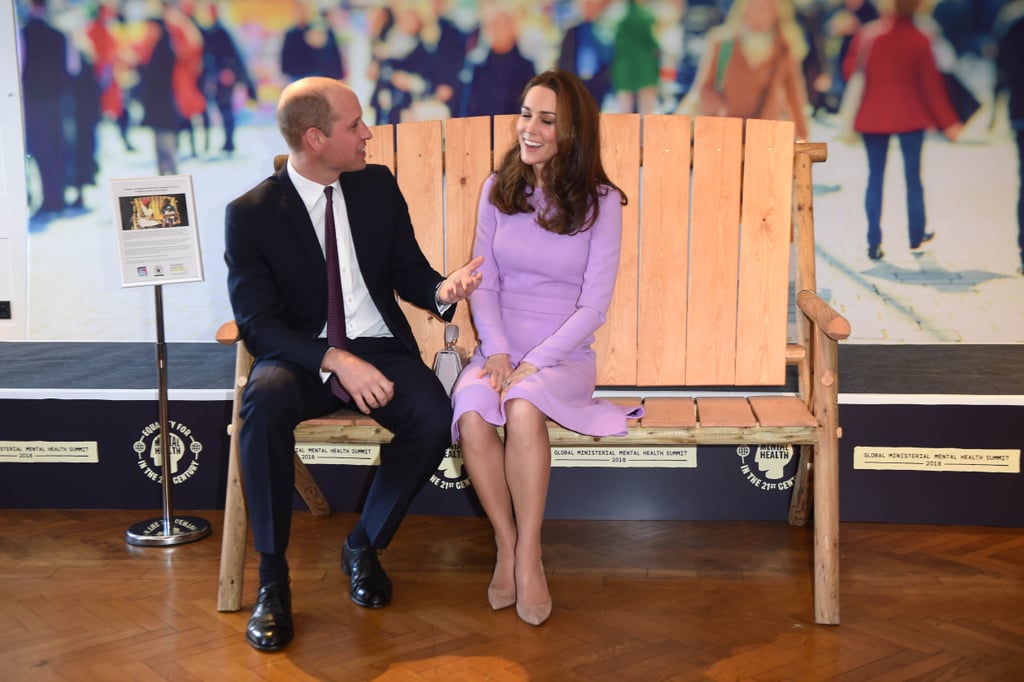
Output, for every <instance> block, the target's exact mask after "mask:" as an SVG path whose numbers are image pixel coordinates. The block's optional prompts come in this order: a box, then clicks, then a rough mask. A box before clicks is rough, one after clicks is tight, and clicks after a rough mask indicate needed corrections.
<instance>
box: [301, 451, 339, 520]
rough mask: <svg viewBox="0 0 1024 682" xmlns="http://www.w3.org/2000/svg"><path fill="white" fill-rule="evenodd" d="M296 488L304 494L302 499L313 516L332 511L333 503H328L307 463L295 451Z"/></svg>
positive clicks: (325, 514)
mask: <svg viewBox="0 0 1024 682" xmlns="http://www.w3.org/2000/svg"><path fill="white" fill-rule="evenodd" d="M295 489H296V490H298V491H299V495H300V496H302V501H303V502H305V503H306V506H307V507H309V511H311V512H312V513H313V516H327V515H328V514H330V513H331V505H330V504H328V503H327V498H325V497H324V494H323V492H322V491H321V490H320V486H318V485H317V484H316V481H315V480H314V479H313V474H311V473H310V472H309V468H308V467H307V466H306V463H305V462H303V461H302V459H301V458H300V457H299V453H297V452H296V453H295Z"/></svg>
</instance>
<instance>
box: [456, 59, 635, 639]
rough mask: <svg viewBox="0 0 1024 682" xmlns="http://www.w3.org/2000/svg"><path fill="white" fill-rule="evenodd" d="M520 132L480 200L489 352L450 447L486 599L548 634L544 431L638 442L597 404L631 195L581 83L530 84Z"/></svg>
mask: <svg viewBox="0 0 1024 682" xmlns="http://www.w3.org/2000/svg"><path fill="white" fill-rule="evenodd" d="M516 132H517V144H516V145H514V146H513V148H512V149H511V150H509V152H508V153H507V154H506V155H505V157H504V159H503V160H502V162H501V166H500V168H499V169H498V170H497V172H495V174H494V175H492V176H491V177H489V178H488V179H487V181H486V182H485V183H484V187H483V191H482V194H481V200H480V209H479V215H478V221H477V233H476V242H475V244H474V247H473V255H474V256H483V257H484V265H483V267H482V268H481V269H480V270H481V273H482V274H483V281H482V283H481V284H480V287H479V288H478V289H477V290H476V291H475V292H474V293H473V294H472V296H471V297H470V308H471V311H472V315H473V322H474V324H475V325H476V329H477V333H478V335H479V338H480V344H479V346H478V347H477V349H476V352H475V353H474V355H473V357H472V358H471V360H470V362H469V364H468V365H467V366H466V368H465V370H463V372H462V374H461V375H460V377H459V380H458V382H457V383H456V385H455V388H454V390H453V392H452V400H453V402H454V414H455V418H454V421H453V423H452V436H453V439H454V440H461V445H462V454H463V458H464V461H465V464H466V467H467V470H468V472H469V476H470V478H471V479H472V481H473V487H474V489H475V490H476V493H477V496H478V497H479V499H480V502H481V504H482V505H483V507H484V511H485V512H486V513H487V517H488V518H489V519H490V521H491V524H492V525H493V527H494V535H495V543H496V544H497V562H496V565H495V568H494V577H493V579H492V580H491V584H490V586H489V587H488V589H487V598H488V601H489V602H490V605H491V607H492V608H493V609H501V608H505V607H507V606H511V605H512V604H515V605H516V612H517V613H518V614H519V617H520V618H522V619H523V620H524V621H526V622H527V623H530V624H532V625H540V624H541V623H543V622H544V621H545V620H546V619H547V617H548V616H549V615H550V613H551V595H550V592H549V591H548V586H547V580H546V579H545V577H544V567H543V565H542V563H541V523H542V521H543V518H544V505H545V500H546V497H547V488H548V478H549V475H550V471H551V451H550V443H549V440H548V433H547V428H546V426H545V421H546V420H547V419H550V420H552V421H555V422H558V423H559V424H561V425H562V426H564V427H566V428H569V429H572V430H574V431H578V432H580V433H585V434H590V435H595V436H608V435H616V434H624V433H625V432H626V416H627V415H626V413H625V412H624V411H623V410H622V409H620V408H619V407H616V406H615V405H613V404H612V403H610V402H608V401H604V400H595V399H594V398H593V391H594V385H595V382H596V360H595V354H594V351H593V349H592V348H591V344H592V343H593V341H594V332H595V331H597V329H598V328H599V327H600V326H601V324H602V323H604V320H605V314H606V312H607V310H608V305H609V303H610V302H611V297H612V289H613V288H614V285H615V275H616V271H617V270H618V265H619V247H620V241H621V236H622V206H623V205H624V204H625V203H626V197H625V195H623V193H622V192H621V191H620V190H619V189H618V188H617V187H616V186H615V185H614V184H612V182H611V181H610V180H609V179H608V176H607V175H606V174H605V171H604V168H603V167H602V165H601V153H600V142H599V139H598V109H597V105H596V104H595V103H594V100H593V97H591V95H590V93H589V92H588V91H587V89H586V87H585V86H584V85H583V83H582V82H581V81H580V80H579V78H578V77H576V76H575V75H573V74H572V73H570V72H568V71H559V70H551V71H546V72H544V73H542V74H540V75H538V76H536V77H534V78H533V79H532V80H531V81H530V82H529V83H528V84H527V86H526V89H525V90H524V95H523V104H522V109H521V112H520V116H519V119H518V121H517V123H516ZM497 426H504V427H505V440H504V442H503V441H502V440H501V438H499V435H498V431H497V428H496V427H497Z"/></svg>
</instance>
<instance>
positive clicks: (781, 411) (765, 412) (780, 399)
mask: <svg viewBox="0 0 1024 682" xmlns="http://www.w3.org/2000/svg"><path fill="white" fill-rule="evenodd" d="M750 406H751V407H752V408H753V409H754V414H755V415H757V421H758V423H759V424H760V425H761V426H765V427H776V426H794V425H802V426H817V425H818V420H817V419H815V418H814V415H813V414H811V411H810V410H808V409H807V406H806V405H804V401H802V400H800V398H797V397H796V396H792V395H780V396H770V395H759V396H753V397H751V398H750Z"/></svg>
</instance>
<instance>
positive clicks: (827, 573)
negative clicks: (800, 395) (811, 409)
mask: <svg viewBox="0 0 1024 682" xmlns="http://www.w3.org/2000/svg"><path fill="white" fill-rule="evenodd" d="M814 352H815V355H816V356H817V357H816V359H817V360H818V361H819V366H821V367H827V368H829V370H830V371H828V372H825V373H824V374H823V375H822V376H820V378H819V381H821V386H819V387H817V388H818V390H817V392H816V394H815V405H816V407H817V413H818V418H819V419H820V420H821V428H822V432H821V438H820V439H819V440H818V445H817V446H816V447H815V452H814V622H815V623H822V624H825V625H838V624H839V401H838V394H837V391H836V381H835V374H834V371H835V370H834V368H835V367H836V364H837V359H838V355H839V347H838V344H836V342H835V341H831V340H828V339H826V338H825V337H824V334H821V333H820V332H819V338H818V342H817V343H816V344H815V349H814Z"/></svg>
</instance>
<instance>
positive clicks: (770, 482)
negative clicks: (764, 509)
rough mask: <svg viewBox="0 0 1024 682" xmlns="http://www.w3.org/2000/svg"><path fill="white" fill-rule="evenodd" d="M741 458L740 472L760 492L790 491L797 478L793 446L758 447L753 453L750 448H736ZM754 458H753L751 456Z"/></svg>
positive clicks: (744, 446)
mask: <svg viewBox="0 0 1024 682" xmlns="http://www.w3.org/2000/svg"><path fill="white" fill-rule="evenodd" d="M736 454H737V455H739V456H740V472H741V473H742V474H743V475H744V476H745V477H746V479H747V482H748V483H750V485H752V486H754V487H755V488H757V489H758V490H790V489H791V488H792V487H793V479H794V478H795V476H796V468H795V467H791V466H790V464H791V463H792V462H793V446H792V445H758V446H756V447H755V448H754V450H753V453H751V450H750V447H749V446H747V445H741V446H740V447H738V448H736ZM751 454H753V455H754V456H753V457H751V456H750V455H751Z"/></svg>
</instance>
